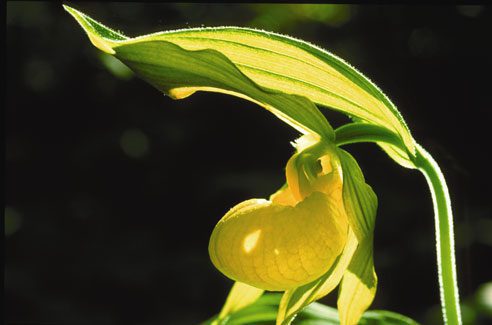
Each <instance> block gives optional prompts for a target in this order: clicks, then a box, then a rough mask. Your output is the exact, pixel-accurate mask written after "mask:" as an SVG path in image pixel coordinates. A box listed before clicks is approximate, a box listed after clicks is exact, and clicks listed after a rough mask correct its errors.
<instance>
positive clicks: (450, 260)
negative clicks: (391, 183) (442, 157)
mask: <svg viewBox="0 0 492 325" xmlns="http://www.w3.org/2000/svg"><path fill="white" fill-rule="evenodd" d="M415 164H416V165H417V168H418V169H419V170H420V171H421V172H422V173H423V174H424V176H425V178H426V179H427V183H428V184H429V188H430V191H431V194H432V201H433V202H434V215H435V218H434V219H435V220H434V221H435V225H436V250H437V267H438V278H439V289H440V297H441V308H442V314H443V317H444V322H445V323H446V324H453V325H454V324H461V312H460V305H459V293H458V282H457V277H456V262H455V253H454V232H453V213H452V211H451V199H450V197H449V192H448V187H447V185H446V180H445V179H444V176H443V174H442V172H441V169H440V168H439V166H438V165H437V163H436V162H435V160H434V159H433V158H432V156H431V155H430V154H429V153H428V152H427V151H425V150H424V149H423V148H422V147H421V146H419V145H417V156H416V159H415Z"/></svg>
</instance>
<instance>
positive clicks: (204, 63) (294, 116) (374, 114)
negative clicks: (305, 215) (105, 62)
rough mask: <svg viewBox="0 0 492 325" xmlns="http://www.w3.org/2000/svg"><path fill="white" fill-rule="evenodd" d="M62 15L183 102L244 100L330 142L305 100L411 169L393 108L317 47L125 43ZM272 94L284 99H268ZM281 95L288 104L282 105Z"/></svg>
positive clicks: (213, 40) (225, 33)
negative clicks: (379, 133)
mask: <svg viewBox="0 0 492 325" xmlns="http://www.w3.org/2000/svg"><path fill="white" fill-rule="evenodd" d="M65 9H66V10H67V11H68V12H70V13H71V14H72V15H73V16H74V18H75V19H76V20H77V21H78V22H79V24H80V25H81V26H82V27H83V28H84V30H85V31H86V33H87V34H88V36H89V38H90V40H91V41H92V43H93V44H94V45H95V46H96V47H98V48H99V49H101V50H102V51H105V52H107V53H110V54H113V55H114V56H115V57H117V58H119V59H120V60H122V61H123V62H124V63H125V64H127V65H128V66H130V68H132V69H133V70H135V72H136V73H137V74H139V75H140V76H141V77H142V78H144V79H145V80H147V81H149V82H150V83H151V84H153V85H154V86H156V87H157V88H159V89H160V90H162V91H165V92H167V93H169V94H170V95H171V96H174V97H176V98H183V97H186V96H188V95H190V94H192V93H193V92H194V91H197V90H205V91H217V92H224V93H229V94H233V95H236V96H239V97H243V98H244V97H246V98H248V99H250V100H253V101H255V102H258V103H259V104H260V105H262V106H264V107H266V108H267V109H269V110H271V111H272V112H273V113H274V114H276V115H277V116H279V117H280V118H282V119H283V120H285V121H287V122H289V123H290V124H291V125H293V126H294V127H296V128H297V129H298V130H299V131H301V132H303V133H307V132H315V133H317V134H319V135H321V136H326V135H329V136H331V129H330V128H329V127H328V126H327V125H328V123H327V122H326V121H325V119H324V118H323V117H322V115H321V114H320V113H319V112H318V111H317V109H316V108H315V107H314V105H312V104H311V103H310V102H309V101H305V100H303V99H304V98H307V99H309V100H310V101H312V102H314V103H317V104H320V105H322V106H325V107H330V108H333V109H335V110H338V111H341V112H344V113H345V114H348V115H349V116H351V117H353V118H354V119H355V120H356V121H362V122H365V123H370V124H375V125H379V126H382V127H384V128H386V129H388V130H390V131H391V132H394V133H395V134H396V135H397V136H398V137H400V138H401V140H402V142H403V144H404V145H405V147H404V148H398V147H396V146H392V145H389V144H386V143H379V144H380V145H381V147H382V148H383V149H384V150H385V151H386V152H387V153H388V154H389V155H390V156H391V157H392V158H393V159H395V160H396V161H397V162H398V163H400V164H402V165H404V166H406V167H414V165H413V162H412V160H413V155H414V152H415V144H414V140H413V138H412V136H411V135H410V131H409V130H408V128H407V126H406V124H405V122H404V120H403V118H402V117H401V115H400V113H399V112H398V110H397V109H396V108H395V106H394V105H393V103H392V102H391V101H390V100H389V99H388V98H387V97H386V96H385V95H384V94H383V92H382V91H381V90H380V89H379V88H378V87H377V86H375V85H374V84H373V83H372V82H371V81H370V80H369V79H367V78H366V77H365V76H364V75H362V74H361V73H360V72H358V71H357V70H356V69H355V68H353V67H351V66H350V65H349V64H348V63H346V62H345V61H343V60H342V59H340V58H338V57H336V56H335V55H333V54H331V53H329V52H327V51H325V50H323V49H321V48H319V47H316V46H314V45H312V44H309V43H307V42H304V41H301V40H297V39H294V38H292V37H288V36H284V35H279V34H275V33H270V32H265V31H260V30H254V29H248V28H239V27H220V28H195V29H182V30H174V31H166V32H159V33H154V34H149V35H144V36H140V37H135V38H128V37H126V36H124V35H123V34H121V33H119V32H115V31H113V30H111V29H109V28H107V27H105V26H104V25H102V24H100V23H98V22H96V21H95V20H93V19H91V18H90V17H88V16H87V15H84V14H83V13H81V12H80V11H77V10H75V9H73V8H70V7H67V6H65ZM173 45H174V46H173ZM245 77H247V78H245ZM272 91H275V92H280V93H282V94H279V93H276V96H271V94H272ZM285 94H290V95H291V96H290V97H288V99H287V97H286V95H285ZM269 95H270V96H269ZM294 95H295V96H294ZM328 130H329V131H328Z"/></svg>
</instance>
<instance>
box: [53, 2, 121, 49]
mask: <svg viewBox="0 0 492 325" xmlns="http://www.w3.org/2000/svg"><path fill="white" fill-rule="evenodd" d="M62 6H63V9H65V11H67V12H68V13H69V14H70V15H72V17H73V18H74V19H75V20H76V21H77V22H78V23H79V25H80V26H81V27H82V29H83V30H84V31H85V32H86V34H87V36H88V37H89V40H90V41H91V43H92V44H93V45H94V46H95V47H97V48H98V49H100V50H101V51H103V52H105V53H108V54H111V55H113V54H115V53H116V52H115V50H113V48H112V47H111V46H110V45H109V44H108V42H107V41H106V40H105V39H104V38H103V37H102V36H100V35H99V34H98V33H97V32H96V31H95V30H94V27H93V26H92V24H91V23H90V22H89V21H88V20H87V18H88V17H87V16H86V15H84V14H83V13H82V12H80V11H78V10H77V9H74V8H72V7H70V6H67V5H65V4H62Z"/></svg>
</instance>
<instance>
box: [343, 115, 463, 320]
mask: <svg viewBox="0 0 492 325" xmlns="http://www.w3.org/2000/svg"><path fill="white" fill-rule="evenodd" d="M335 134H336V144H337V145H344V144H349V143H358V142H385V143H388V144H392V145H395V146H397V147H399V148H400V149H403V150H404V146H403V143H402V142H401V140H400V139H399V137H398V136H397V135H395V134H394V133H393V132H391V131H389V130H386V129H384V128H382V127H379V126H375V125H368V124H362V123H351V124H347V125H344V126H342V127H340V128H338V129H337V130H335ZM413 163H414V164H415V167H417V168H418V169H419V170H420V171H421V172H422V173H423V174H424V176H425V178H426V180H427V183H428V185H429V188H430V191H431V195H432V202H433V204H434V222H435V226H436V252H437V271H438V279H439V293H440V298H441V308H442V315H443V318H444V322H445V323H446V324H451V325H455V324H461V323H462V322H461V311H460V304H459V293H458V282H457V276H456V261H455V252H454V231H453V213H452V210H451V199H450V197H449V191H448V187H447V185H446V180H445V179H444V176H443V174H442V172H441V169H440V168H439V165H438V164H437V163H436V161H435V160H434V159H433V158H432V156H431V155H430V154H429V153H428V152H427V151H425V150H424V148H422V147H421V146H420V145H418V144H416V155H415V157H414V159H413Z"/></svg>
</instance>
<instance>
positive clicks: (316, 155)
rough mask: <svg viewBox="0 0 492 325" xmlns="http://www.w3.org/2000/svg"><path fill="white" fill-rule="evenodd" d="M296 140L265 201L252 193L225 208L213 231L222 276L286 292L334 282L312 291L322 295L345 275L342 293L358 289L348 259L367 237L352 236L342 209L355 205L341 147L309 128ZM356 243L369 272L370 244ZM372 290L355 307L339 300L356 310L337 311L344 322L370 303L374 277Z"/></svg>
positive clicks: (353, 319)
mask: <svg viewBox="0 0 492 325" xmlns="http://www.w3.org/2000/svg"><path fill="white" fill-rule="evenodd" d="M295 146H296V149H297V152H296V153H295V154H294V155H293V156H292V157H291V158H290V159H289V161H288V163H287V166H286V180H287V183H286V185H285V186H284V187H283V188H281V189H280V190H279V191H277V192H276V193H274V194H273V195H271V196H270V199H269V200H264V199H250V200H247V201H244V202H242V203H240V204H238V205H236V206H235V207H233V208H232V209H230V210H229V212H227V213H226V215H225V216H224V217H223V218H222V219H221V220H220V221H219V222H218V223H217V225H216V226H215V229H214V230H213V232H212V236H211V238H210V244H209V253H210V258H211V260H212V263H213V264H214V265H215V267H216V268H217V269H218V270H220V271H221V272H222V273H223V274H224V275H226V276H227V277H229V278H231V279H233V280H235V281H238V282H242V283H244V284H247V285H249V286H252V287H255V288H258V289H261V290H270V291H286V294H285V297H289V296H290V295H291V292H296V290H297V291H299V292H301V291H302V290H303V288H310V289H313V288H316V287H318V288H319V289H322V287H326V284H327V283H328V284H330V283H333V284H335V285H331V286H330V287H331V288H329V290H326V289H325V290H322V291H320V290H314V291H316V294H315V295H314V296H316V299H319V298H321V297H322V296H324V295H326V294H328V293H329V292H330V291H331V290H332V289H333V288H334V287H335V286H336V285H337V284H338V283H339V282H340V281H341V280H342V276H343V279H344V282H347V281H348V282H350V284H349V285H348V286H347V285H345V286H344V287H343V288H347V289H342V290H345V291H347V290H348V291H349V292H345V291H344V292H343V293H342V295H341V296H340V298H343V297H346V296H353V295H355V294H357V293H359V291H360V290H359V288H358V287H357V286H359V285H363V286H364V285H365V284H364V282H363V279H362V274H355V277H354V278H352V279H349V278H348V276H347V275H346V274H349V273H350V271H349V270H348V268H349V265H350V263H347V262H348V261H351V260H353V257H354V256H355V255H354V252H355V250H354V247H356V246H358V245H360V246H361V245H370V243H369V242H366V241H364V242H363V241H361V242H360V243H359V242H358V241H357V239H356V237H355V236H354V235H353V233H355V232H356V231H357V230H355V231H354V229H352V228H351V225H350V224H351V221H350V217H349V214H348V213H347V210H348V211H350V212H349V213H353V212H354V206H353V204H352V201H351V197H350V194H346V195H345V196H344V180H343V175H344V170H343V167H342V166H343V164H342V163H341V159H340V156H339V152H340V151H341V150H340V149H338V148H336V146H334V145H333V144H330V143H327V142H326V141H323V140H321V141H320V140H317V139H316V138H315V137H313V136H312V135H305V136H303V137H301V138H300V139H299V140H298V141H297V142H296V144H295ZM342 157H344V156H342ZM349 182H350V179H349ZM347 186H349V185H347ZM345 193H349V192H348V191H347V190H345ZM346 207H347V210H346ZM356 213H357V212H356ZM350 234H352V235H350ZM357 249H359V250H364V251H366V254H365V255H366V256H365V257H367V258H368V259H369V260H371V265H369V266H370V267H371V271H372V248H370V249H365V248H362V247H358V248H357ZM368 254H370V255H371V256H369V255H368ZM342 255H344V256H343V258H342ZM356 263H358V262H357V261H356ZM335 270H336V272H335ZM320 282H322V284H323V285H322V286H320ZM253 290H254V289H253ZM371 290H372V294H371V295H370V296H368V297H367V298H366V299H364V300H358V302H357V304H358V305H360V306H353V305H350V306H349V304H353V302H345V300H340V303H339V310H340V311H342V310H346V309H347V308H352V309H356V310H358V312H357V315H358V316H355V317H354V316H353V313H351V315H352V316H351V317H350V318H347V319H344V318H343V316H342V315H341V319H342V324H352V323H356V322H357V321H358V318H359V317H360V316H361V315H362V313H363V312H364V311H365V309H366V308H367V307H368V306H369V305H370V303H371V302H372V299H373V297H374V292H375V281H373V288H372V287H371ZM313 293H314V292H313ZM314 296H313V297H314ZM288 300H290V299H288V298H287V299H284V301H288ZM309 302H311V301H309V300H308V301H305V303H309ZM340 304H342V305H343V306H340ZM284 305H285V304H284ZM281 308H282V307H281ZM282 315H283V316H282ZM284 316H285V317H284ZM289 318H290V315H289V312H288V310H285V311H284V313H279V317H278V319H277V321H278V323H279V324H281V323H283V322H284V321H285V322H289Z"/></svg>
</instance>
